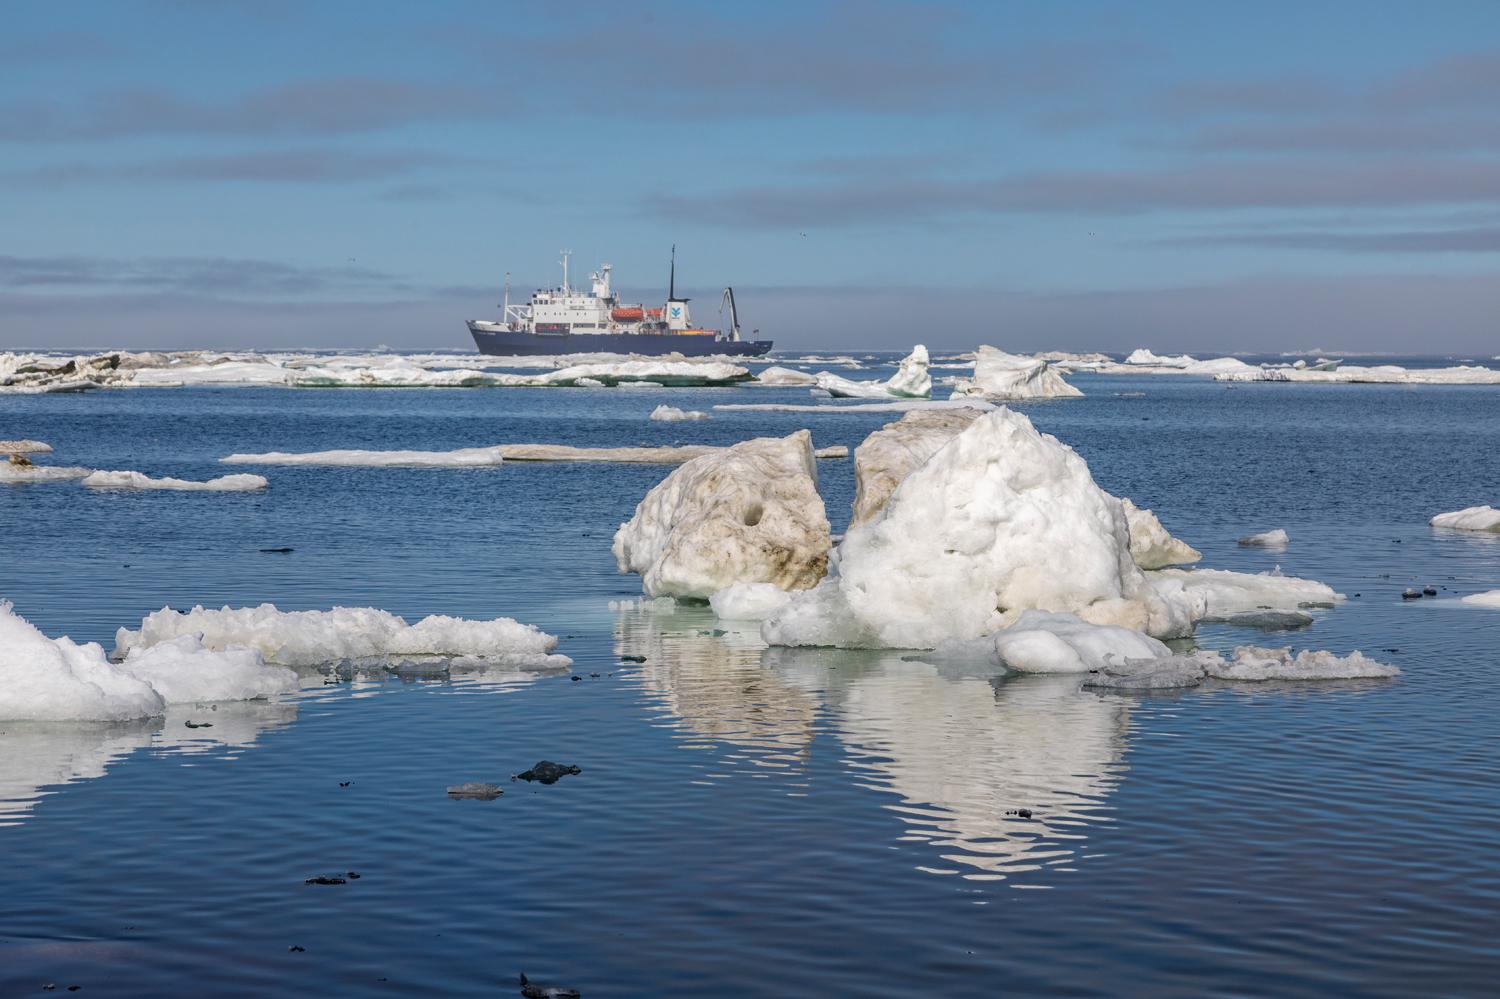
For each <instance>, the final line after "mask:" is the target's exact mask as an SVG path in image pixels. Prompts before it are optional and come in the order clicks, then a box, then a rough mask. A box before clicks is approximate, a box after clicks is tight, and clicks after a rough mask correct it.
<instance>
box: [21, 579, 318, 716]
mask: <svg viewBox="0 0 1500 999" xmlns="http://www.w3.org/2000/svg"><path fill="white" fill-rule="evenodd" d="M296 686H297V675H296V674H295V673H293V672H292V671H291V670H287V669H278V668H276V667H272V666H267V665H266V664H265V663H264V662H263V661H262V660H261V657H260V655H259V654H258V653H256V652H255V651H253V650H251V649H248V648H226V649H217V650H215V649H209V648H207V647H205V646H204V645H203V644H202V643H201V642H199V640H198V638H197V637H196V636H195V635H191V634H188V635H183V636H180V637H179V638H178V640H176V641H174V642H172V643H171V644H169V645H165V646H163V647H161V648H157V649H144V650H137V651H135V652H133V653H132V654H130V655H127V656H126V657H125V659H124V661H123V662H121V663H111V662H110V661H109V660H108V659H106V658H105V655H104V649H103V648H101V647H100V646H99V645H98V644H97V643H94V642H89V643H86V644H84V645H79V644H77V643H75V642H73V641H72V640H71V639H69V638H48V637H47V636H46V635H44V634H42V632H41V631H39V630H38V629H37V628H36V627H35V626H33V625H32V624H31V623H30V622H29V621H27V620H26V619H24V618H22V617H21V616H19V615H18V614H16V613H15V611H14V609H13V608H12V606H11V604H10V602H9V601H0V719H6V720H30V721H124V720H129V719H133V718H150V717H153V716H156V715H160V714H162V712H163V710H164V709H165V707H166V705H167V704H169V703H176V702H187V701H231V700H250V699H254V698H260V697H270V696H272V695H274V694H278V693H283V692H286V691H291V690H294V689H296Z"/></svg>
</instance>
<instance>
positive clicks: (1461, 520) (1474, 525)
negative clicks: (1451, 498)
mask: <svg viewBox="0 0 1500 999" xmlns="http://www.w3.org/2000/svg"><path fill="white" fill-rule="evenodd" d="M1428 523H1429V524H1431V525H1432V526H1433V527H1446V528H1448V529H1449V530H1454V531H1485V532H1489V533H1494V534H1500V510H1496V509H1495V508H1494V507H1492V506H1471V507H1466V508H1465V509H1463V510H1454V511H1452V512H1451V513H1440V514H1438V515H1437V516H1436V517H1433V518H1432V519H1431V520H1429V521H1428Z"/></svg>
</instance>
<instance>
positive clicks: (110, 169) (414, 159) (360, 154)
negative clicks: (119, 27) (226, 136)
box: [7, 148, 466, 186]
mask: <svg viewBox="0 0 1500 999" xmlns="http://www.w3.org/2000/svg"><path fill="white" fill-rule="evenodd" d="M461 162H466V161H465V160H462V159H459V158H456V157H452V156H445V155H440V154H435V153H419V152H401V151H389V152H387V151H371V150H356V149H332V148H325V149H288V150H272V151H267V152H244V153H215V154H203V155H194V156H165V157H159V158H155V159H148V160H136V161H135V162H123V163H122V162H115V161H100V160H72V161H67V162H62V163H54V164H50V165H47V166H42V167H32V168H30V169H25V170H16V171H13V172H11V173H10V174H8V175H7V176H8V177H9V179H10V180H13V181H17V182H21V183H26V184H32V185H36V186H55V185H65V184H76V183H89V182H98V181H121V180H123V181H185V180H195V181H251V182H257V183H304V184H333V183H345V182H355V181H373V180H391V179H394V178H399V177H406V176H409V175H411V174H413V173H417V172H420V171H422V170H425V169H427V168H430V167H435V166H443V165H452V164H455V163H461Z"/></svg>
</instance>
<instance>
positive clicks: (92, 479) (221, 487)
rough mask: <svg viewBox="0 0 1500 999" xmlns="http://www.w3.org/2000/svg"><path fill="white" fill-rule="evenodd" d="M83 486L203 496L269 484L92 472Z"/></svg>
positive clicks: (236, 478) (254, 478)
mask: <svg viewBox="0 0 1500 999" xmlns="http://www.w3.org/2000/svg"><path fill="white" fill-rule="evenodd" d="M83 484H84V485H86V486H90V487H92V488H95V489H178V490H183V491H202V492H229V493H234V492H251V491H253V490H256V489H264V488H266V486H267V485H269V483H268V482H267V481H266V478H265V476H263V475H249V474H240V475H221V476H219V477H218V478H216V479H209V480H207V481H206V482H195V481H193V480H191V479H173V478H169V477H163V478H159V479H153V478H151V477H150V476H148V475H143V474H141V473H140V472H104V471H99V472H90V473H89V474H88V475H86V476H84V478H83Z"/></svg>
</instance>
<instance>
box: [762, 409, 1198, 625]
mask: <svg viewBox="0 0 1500 999" xmlns="http://www.w3.org/2000/svg"><path fill="white" fill-rule="evenodd" d="M836 556H837V563H838V575H837V576H833V577H830V578H828V579H826V580H824V581H823V582H821V583H820V584H819V585H818V586H817V587H815V588H814V589H812V590H808V591H806V592H802V593H796V594H794V595H793V598H792V602H791V604H790V605H789V606H788V607H787V609H786V610H785V611H783V612H781V613H779V614H777V615H776V616H774V617H772V618H770V619H769V620H767V621H766V622H765V624H764V625H763V627H762V635H763V637H764V638H765V639H766V641H767V642H768V643H769V644H772V645H823V646H838V647H846V648H915V649H920V648H932V647H934V646H936V645H938V644H939V643H942V642H946V641H950V640H954V639H972V638H978V637H980V636H982V635H988V634H992V633H994V632H996V631H999V630H1000V629H1001V628H1004V627H1006V626H1007V625H1010V624H1013V623H1014V622H1015V621H1016V620H1017V619H1018V618H1019V617H1020V616H1021V614H1022V613H1023V612H1024V611H1027V610H1032V609H1037V610H1047V611H1054V612H1065V613H1073V614H1077V615H1078V616H1079V617H1080V618H1082V619H1083V620H1085V621H1087V622H1089V623H1090V624H1108V625H1121V626H1123V627H1128V628H1133V629H1135V630H1138V631H1144V632H1147V633H1148V634H1151V635H1154V636H1157V637H1171V636H1177V635H1185V634H1190V633H1191V631H1192V618H1191V615H1190V610H1191V604H1190V603H1189V601H1188V600H1187V598H1186V597H1185V595H1184V594H1183V593H1181V592H1180V591H1178V592H1162V591H1160V590H1159V589H1158V588H1157V587H1155V586H1153V585H1151V583H1150V582H1148V580H1147V578H1146V576H1145V575H1144V574H1143V573H1142V571H1141V570H1140V568H1139V567H1138V566H1137V565H1136V564H1135V561H1134V560H1133V559H1132V557H1131V555H1130V533H1129V526H1128V523H1127V521H1126V517H1125V511H1124V508H1123V507H1122V506H1121V504H1120V502H1119V500H1117V499H1115V498H1114V497H1112V496H1110V495H1109V494H1107V493H1105V492H1104V491H1103V490H1102V489H1100V488H1099V487H1098V486H1097V485H1096V484H1095V483H1094V481H1093V478H1092V477H1091V476H1090V475H1089V471H1088V466H1087V465H1086V464H1085V463H1084V461H1083V459H1082V458H1080V457H1079V456H1078V455H1077V454H1076V453H1074V452H1073V450H1072V449H1071V448H1068V447H1066V446H1065V445H1063V444H1062V443H1060V442H1059V441H1058V440H1057V439H1056V438H1054V437H1051V436H1050V435H1045V434H1041V433H1039V432H1037V430H1036V429H1035V428H1034V427H1033V426H1032V425H1031V421H1030V420H1028V419H1026V417H1025V416H1023V415H1021V414H1020V413H1017V412H1014V411H1012V410H1008V409H999V410H996V411H995V412H992V413H987V414H985V415H984V416H982V417H980V418H979V419H977V420H975V421H973V422H972V423H971V424H970V425H969V427H968V428H967V429H965V430H964V431H963V432H962V433H960V434H959V435H958V436H957V437H955V438H953V440H952V441H950V442H949V443H948V444H947V445H945V446H943V447H942V448H940V449H939V450H938V451H937V452H936V453H935V454H933V455H932V457H931V458H930V459H929V460H928V461H927V462H926V463H925V464H923V465H922V466H921V467H919V468H918V469H916V470H915V471H913V472H912V473H911V474H909V475H908V476H907V477H906V478H905V479H903V480H902V481H901V483H900V485H898V486H897V487H896V489H895V491H894V492H893V493H892V494H891V496H890V499H889V500H888V501H887V502H886V504H885V507H884V509H883V510H882V511H881V512H880V513H879V514H878V515H877V516H876V517H875V518H874V519H873V520H870V521H868V522H866V523H863V524H861V525H859V526H857V527H852V528H850V530H849V532H848V533H847V534H846V535H845V536H844V540H843V541H842V542H841V543H840V545H839V548H838V551H837V553H836Z"/></svg>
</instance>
